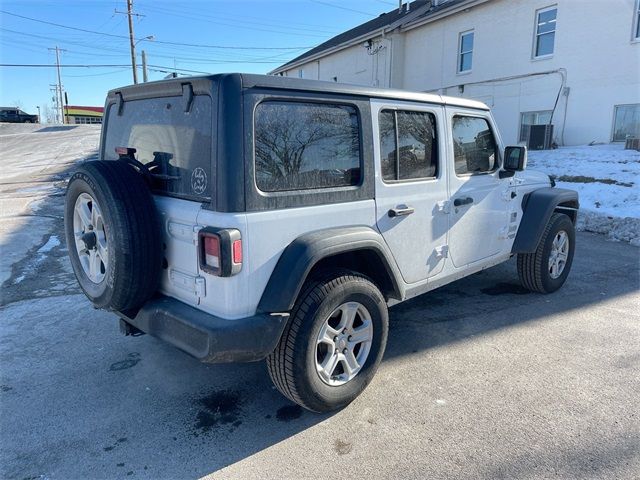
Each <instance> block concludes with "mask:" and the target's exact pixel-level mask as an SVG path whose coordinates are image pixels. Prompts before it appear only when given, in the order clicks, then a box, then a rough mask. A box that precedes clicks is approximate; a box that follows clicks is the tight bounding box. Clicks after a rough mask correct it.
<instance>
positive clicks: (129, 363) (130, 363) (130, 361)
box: [109, 352, 141, 440]
mask: <svg viewBox="0 0 640 480" xmlns="http://www.w3.org/2000/svg"><path fill="white" fill-rule="evenodd" d="M127 357H129V358H127V359H126V360H122V361H120V362H115V363H112V364H111V366H110V367H109V371H111V372H117V371H119V370H126V369H127V368H131V367H135V366H136V365H137V364H138V362H139V361H140V360H141V358H140V354H139V353H137V352H132V353H130V354H129V355H127ZM125 440H126V439H125Z"/></svg>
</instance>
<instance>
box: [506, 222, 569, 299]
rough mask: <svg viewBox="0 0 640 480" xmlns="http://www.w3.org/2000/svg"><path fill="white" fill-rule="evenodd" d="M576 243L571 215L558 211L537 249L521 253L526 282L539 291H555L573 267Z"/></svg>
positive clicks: (520, 269)
mask: <svg viewBox="0 0 640 480" xmlns="http://www.w3.org/2000/svg"><path fill="white" fill-rule="evenodd" d="M575 246H576V232H575V227H574V226H573V222H572V221H571V219H570V218H569V217H568V216H567V215H564V214H562V213H554V214H553V215H552V216H551V218H550V219H549V223H548V224H547V226H546V228H545V230H544V232H543V234H542V238H541V239H540V242H539V243H538V248H537V249H536V251H535V252H533V253H519V254H518V276H519V277H520V282H521V283H522V286H524V287H525V288H527V289H528V290H531V291H532V292H539V293H552V292H555V291H556V290H558V289H559V288H560V287H562V285H564V282H565V281H566V280H567V277H568V276H569V271H570V270H571V264H572V263H573V254H574V252H575Z"/></svg>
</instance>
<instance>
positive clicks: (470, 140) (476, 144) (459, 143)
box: [453, 115, 499, 175]
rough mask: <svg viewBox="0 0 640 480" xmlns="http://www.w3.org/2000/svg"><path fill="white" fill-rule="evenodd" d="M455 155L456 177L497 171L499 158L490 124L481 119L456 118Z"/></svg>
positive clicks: (454, 122)
mask: <svg viewBox="0 0 640 480" xmlns="http://www.w3.org/2000/svg"><path fill="white" fill-rule="evenodd" d="M453 154H454V161H455V169H456V175H465V174H470V173H485V172H491V171H493V170H495V168H496V167H497V166H498V158H499V157H498V149H497V147H496V141H495V138H494V136H493V132H492V131H491V127H490V126H489V122H487V120H486V119H484V118H479V117H467V116H462V115H456V116H454V117H453Z"/></svg>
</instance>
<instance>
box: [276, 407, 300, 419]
mask: <svg viewBox="0 0 640 480" xmlns="http://www.w3.org/2000/svg"><path fill="white" fill-rule="evenodd" d="M301 416H302V407H301V406H300V405H285V406H284V407H281V408H279V409H278V411H277V412H276V418H277V419H278V421H279V422H290V421H291V420H295V419H296V418H300V417H301Z"/></svg>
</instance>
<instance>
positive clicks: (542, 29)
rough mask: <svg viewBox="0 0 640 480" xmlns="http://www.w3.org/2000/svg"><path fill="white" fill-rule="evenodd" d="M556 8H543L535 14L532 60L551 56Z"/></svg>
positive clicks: (554, 36) (554, 34)
mask: <svg viewBox="0 0 640 480" xmlns="http://www.w3.org/2000/svg"><path fill="white" fill-rule="evenodd" d="M557 14H558V9H557V8H556V7H550V8H544V9H542V10H538V11H537V12H536V34H535V38H534V46H533V49H534V52H533V53H534V55H533V56H534V58H538V57H544V56H547V55H553V50H554V43H555V39H556V16H557Z"/></svg>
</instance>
